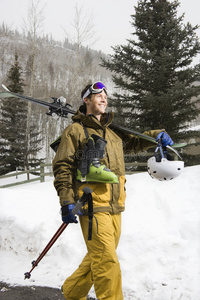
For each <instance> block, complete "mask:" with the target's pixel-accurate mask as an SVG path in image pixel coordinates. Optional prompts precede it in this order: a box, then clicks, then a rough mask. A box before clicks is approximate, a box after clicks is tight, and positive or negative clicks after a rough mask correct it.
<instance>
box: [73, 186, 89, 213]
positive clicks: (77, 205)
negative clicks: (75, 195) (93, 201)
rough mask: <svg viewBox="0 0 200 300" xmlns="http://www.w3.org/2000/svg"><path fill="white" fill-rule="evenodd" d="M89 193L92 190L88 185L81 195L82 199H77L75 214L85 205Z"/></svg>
mask: <svg viewBox="0 0 200 300" xmlns="http://www.w3.org/2000/svg"><path fill="white" fill-rule="evenodd" d="M89 194H92V190H91V189H90V188H89V187H87V186H86V187H84V188H83V195H82V196H81V199H80V200H78V201H77V204H76V206H75V207H74V208H73V210H72V213H73V215H77V214H78V212H79V211H80V209H81V208H82V207H83V206H84V205H85V202H86V201H87V200H88V195H89Z"/></svg>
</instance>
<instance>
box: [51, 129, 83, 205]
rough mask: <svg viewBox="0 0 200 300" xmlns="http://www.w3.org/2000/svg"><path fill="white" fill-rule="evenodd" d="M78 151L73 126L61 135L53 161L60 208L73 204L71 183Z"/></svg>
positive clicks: (76, 137)
mask: <svg viewBox="0 0 200 300" xmlns="http://www.w3.org/2000/svg"><path fill="white" fill-rule="evenodd" d="M78 149H79V137H78V131H77V130H75V128H74V126H73V124H72V125H70V126H68V127H67V128H66V129H65V130H64V132H63V135H62V138H61V142H60V145H59V147H58V150H57V152H56V155H55V158H54V160H53V172H54V177H55V179H54V186H55V189H56V191H57V194H58V196H59V198H60V204H61V206H63V205H67V204H70V203H74V191H73V182H74V179H75V176H76V165H77V163H76V160H77V159H76V153H77V151H78Z"/></svg>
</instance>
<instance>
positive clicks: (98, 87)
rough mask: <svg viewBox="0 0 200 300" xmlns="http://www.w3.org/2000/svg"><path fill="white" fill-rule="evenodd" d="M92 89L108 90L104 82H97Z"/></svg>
mask: <svg viewBox="0 0 200 300" xmlns="http://www.w3.org/2000/svg"><path fill="white" fill-rule="evenodd" d="M92 89H93V90H102V89H106V87H105V85H104V84H103V83H102V82H100V81H99V82H95V83H94V84H93V85H92Z"/></svg>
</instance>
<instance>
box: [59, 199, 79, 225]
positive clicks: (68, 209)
mask: <svg viewBox="0 0 200 300" xmlns="http://www.w3.org/2000/svg"><path fill="white" fill-rule="evenodd" d="M74 207H75V205H74V204H68V205H65V206H62V207H61V212H62V220H63V222H64V223H67V224H69V223H78V221H77V219H76V216H74V215H73V213H72V210H73V208H74Z"/></svg>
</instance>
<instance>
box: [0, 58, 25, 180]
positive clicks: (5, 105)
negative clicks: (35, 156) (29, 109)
mask: <svg viewBox="0 0 200 300" xmlns="http://www.w3.org/2000/svg"><path fill="white" fill-rule="evenodd" d="M7 80H8V88H9V89H10V90H11V91H13V92H15V93H23V86H24V83H23V79H22V73H21V69H20V66H19V63H18V56H17V54H16V55H15V62H14V64H13V65H12V66H11V68H10V70H9V72H8V76H7ZM1 109H2V120H1V143H0V145H1V146H0V147H1V148H0V150H1V166H0V174H5V173H7V172H11V171H14V170H16V168H19V167H22V166H24V150H25V148H26V147H25V139H24V137H25V131H26V128H25V127H24V121H25V120H26V105H24V103H23V101H22V100H20V101H18V100H17V99H15V98H6V99H3V100H2V106H1Z"/></svg>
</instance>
